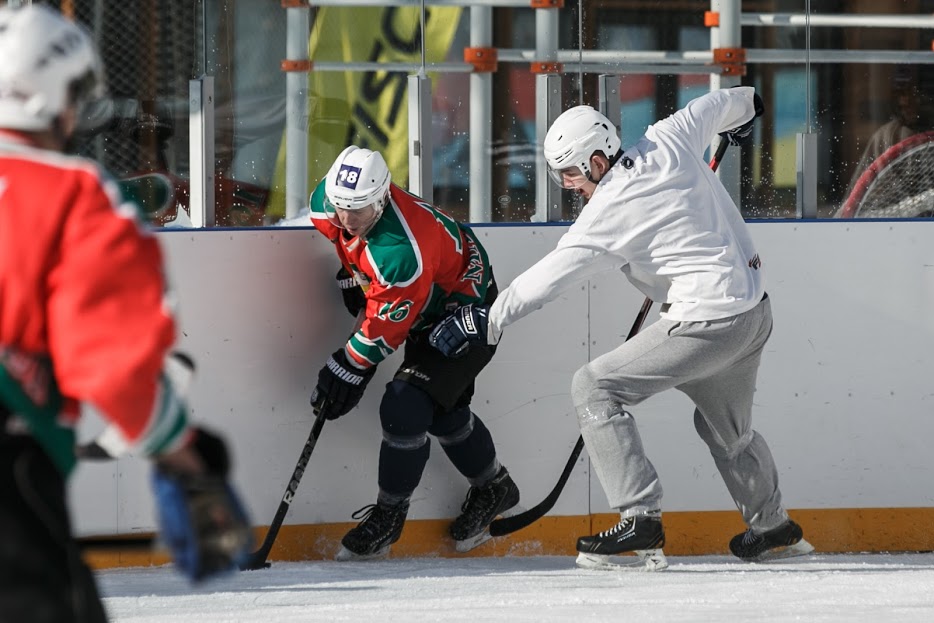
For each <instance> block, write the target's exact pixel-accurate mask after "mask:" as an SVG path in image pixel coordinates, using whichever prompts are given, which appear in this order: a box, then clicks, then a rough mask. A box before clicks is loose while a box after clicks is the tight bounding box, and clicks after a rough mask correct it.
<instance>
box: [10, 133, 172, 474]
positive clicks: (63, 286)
mask: <svg viewBox="0 0 934 623" xmlns="http://www.w3.org/2000/svg"><path fill="white" fill-rule="evenodd" d="M165 292H166V286H165V281H164V278H163V272H162V254H161V250H160V248H159V245H158V242H157V241H156V240H155V238H154V237H153V236H152V235H151V234H149V233H147V232H145V231H143V230H142V229H141V228H140V225H139V223H138V221H137V209H136V206H135V205H133V204H131V203H124V202H123V200H122V199H121V197H120V191H119V189H118V187H117V185H116V183H115V182H114V181H113V180H111V179H109V178H108V177H105V176H104V175H103V174H102V172H101V171H100V170H99V169H98V167H97V166H96V165H95V164H94V163H93V162H91V161H89V160H85V159H83V158H76V157H69V156H65V155H61V154H59V153H57V152H51V151H46V150H41V149H36V148H34V147H30V146H29V145H28V143H27V142H26V141H25V139H24V137H22V136H20V135H17V134H14V133H8V132H0V345H3V346H7V347H11V348H14V349H17V350H19V351H23V352H25V353H30V354H34V355H38V356H47V357H49V358H50V359H51V362H52V366H53V369H54V375H55V380H56V381H57V383H58V388H59V391H60V392H61V393H62V394H63V396H64V397H65V398H66V406H65V409H64V413H62V414H60V415H59V416H58V418H57V422H56V425H58V426H61V427H65V428H67V427H70V426H72V425H73V424H74V423H75V421H76V420H77V417H78V409H77V402H79V401H80V402H85V403H88V404H90V405H91V406H92V407H93V408H95V409H96V410H97V411H98V412H99V413H100V414H101V415H102V417H103V418H104V419H106V420H107V421H108V422H109V423H111V424H113V425H115V426H116V427H117V429H118V430H119V431H120V432H121V433H122V434H123V436H124V437H125V439H126V441H127V442H129V443H131V444H142V445H143V446H144V450H145V451H147V452H150V453H157V452H160V451H163V450H165V449H167V448H168V447H169V446H171V445H173V444H175V443H177V442H178V441H179V440H180V439H181V437H182V436H183V435H184V433H185V432H186V430H187V422H186V421H185V415H184V414H183V410H182V409H171V410H169V409H163V408H155V407H156V406H157V391H162V390H161V389H160V383H159V378H160V374H161V372H162V369H163V359H164V357H165V355H166V353H167V351H168V349H169V347H170V346H171V345H172V343H173V342H174V339H175V326H174V321H173V317H172V315H171V312H170V311H169V309H168V307H167V305H166V300H165ZM164 399H165V396H160V398H159V402H160V403H161V402H162V401H163V400H164ZM165 420H172V421H165ZM47 449H48V448H47ZM53 458H54V457H53Z"/></svg>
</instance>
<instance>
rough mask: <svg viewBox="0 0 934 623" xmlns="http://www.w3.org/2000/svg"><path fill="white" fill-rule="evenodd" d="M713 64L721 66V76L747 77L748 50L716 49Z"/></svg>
mask: <svg viewBox="0 0 934 623" xmlns="http://www.w3.org/2000/svg"><path fill="white" fill-rule="evenodd" d="M713 64H714V65H719V66H720V75H723V76H745V75H746V48H715V49H714V51H713Z"/></svg>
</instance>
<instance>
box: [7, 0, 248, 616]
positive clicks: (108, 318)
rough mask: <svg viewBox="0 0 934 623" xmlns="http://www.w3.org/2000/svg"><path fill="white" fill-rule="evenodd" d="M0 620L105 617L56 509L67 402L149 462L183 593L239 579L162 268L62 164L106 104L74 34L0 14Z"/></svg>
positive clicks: (10, 12)
mask: <svg viewBox="0 0 934 623" xmlns="http://www.w3.org/2000/svg"><path fill="white" fill-rule="evenodd" d="M0 59H3V60H2V62H0V619H2V620H4V621H17V622H18V623H28V622H55V623H58V622H65V621H80V622H82V623H86V622H95V623H96V622H99V621H104V620H106V616H105V613H104V610H103V606H102V604H101V600H100V597H99V595H98V593H97V589H96V587H95V585H94V581H93V578H92V576H91V574H90V572H89V570H88V568H87V567H86V566H85V564H84V563H83V562H82V559H81V555H80V552H79V549H78V545H77V543H76V542H75V540H74V538H73V536H72V532H71V527H70V520H69V514H68V510H67V507H66V498H65V480H66V478H67V476H68V475H69V474H70V472H71V471H72V469H73V468H74V466H75V462H76V456H75V444H74V440H75V436H74V431H73V427H74V424H75V423H76V421H77V419H78V415H79V404H81V403H86V404H88V405H89V406H91V407H93V408H94V409H95V410H96V411H97V412H98V413H100V414H101V416H102V417H103V418H104V419H105V420H107V422H108V423H109V424H110V425H111V427H112V431H113V435H112V436H111V437H109V439H111V440H117V441H119V443H120V445H121V446H123V447H135V448H136V449H137V450H138V451H139V452H140V453H141V454H144V455H146V456H148V457H150V458H152V459H153V461H154V463H155V469H154V472H153V484H154V488H155V491H156V498H157V500H156V501H157V507H158V511H159V522H160V525H161V527H162V530H163V537H164V538H165V539H166V541H167V543H168V545H169V546H170V548H171V549H172V553H173V555H174V556H175V560H176V564H177V565H178V566H179V568H180V569H181V570H182V571H183V572H185V573H186V574H187V575H188V576H189V577H190V578H191V579H192V580H200V579H202V578H204V577H207V576H210V575H212V574H214V573H217V572H220V571H226V570H229V569H232V568H235V567H236V564H237V559H238V557H239V556H240V555H242V554H243V553H244V550H245V549H246V548H248V546H249V541H250V534H249V526H248V524H247V523H246V519H245V516H244V515H243V512H242V510H241V508H240V505H239V503H238V502H237V500H236V496H235V495H234V493H233V491H232V490H231V489H230V487H229V485H228V484H227V473H228V468H229V457H228V455H227V452H226V447H225V444H224V442H223V441H222V440H221V439H220V438H218V437H217V436H215V435H213V434H211V433H209V432H208V431H205V430H203V429H199V428H193V427H192V426H191V425H190V423H189V422H188V415H187V407H186V406H185V402H184V397H183V396H182V395H180V393H179V391H178V389H177V388H178V387H179V386H180V384H181V383H180V380H181V378H182V377H183V376H184V375H186V374H188V373H189V372H190V366H189V365H186V363H187V362H188V361H189V360H187V359H186V358H174V359H173V358H167V354H168V351H169V348H170V347H171V346H172V344H173V342H174V339H175V325H174V320H173V317H172V315H171V310H170V307H169V305H168V304H167V300H166V284H165V280H164V277H163V267H162V255H161V251H160V248H159V245H158V243H157V241H156V240H155V238H153V237H152V236H151V235H150V234H148V233H147V232H145V231H144V230H143V229H141V228H140V225H139V223H138V221H137V214H136V212H137V209H136V206H135V205H134V204H131V203H127V202H125V201H123V199H122V198H121V196H120V192H119V190H118V188H117V186H116V184H115V183H114V181H113V180H111V179H110V178H109V177H108V176H107V175H106V174H104V173H103V172H102V171H101V170H100V169H98V167H97V166H96V165H95V164H94V163H93V162H91V161H89V160H85V159H82V158H76V157H71V156H67V155H65V153H64V152H66V151H67V146H68V144H69V141H70V139H71V138H72V136H73V135H74V133H75V132H76V130H78V129H79V127H80V125H81V123H82V121H84V120H86V119H88V118H89V116H90V113H89V111H90V110H91V108H93V107H94V106H96V105H98V104H100V102H102V101H105V97H106V89H105V86H104V81H103V75H102V68H101V61H100V58H99V56H98V54H97V51H96V50H95V49H94V45H93V43H92V41H91V39H90V38H89V36H88V35H87V33H86V32H85V31H84V30H83V29H82V28H80V27H79V26H77V25H75V24H73V23H71V22H69V21H68V20H66V19H64V18H63V17H62V16H61V15H60V14H59V13H57V12H55V11H54V10H52V9H49V8H47V7H43V6H39V5H35V6H27V7H25V8H21V9H11V8H0Z"/></svg>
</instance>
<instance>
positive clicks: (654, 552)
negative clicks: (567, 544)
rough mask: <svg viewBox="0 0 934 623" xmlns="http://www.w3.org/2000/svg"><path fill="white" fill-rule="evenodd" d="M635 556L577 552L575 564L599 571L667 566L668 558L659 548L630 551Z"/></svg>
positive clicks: (654, 568) (653, 569) (655, 569)
mask: <svg viewBox="0 0 934 623" xmlns="http://www.w3.org/2000/svg"><path fill="white" fill-rule="evenodd" d="M632 553H633V554H635V556H612V557H611V556H607V555H605V554H590V553H585V552H579V553H578V554H577V561H576V563H577V566H578V567H580V568H581V569H597V570H600V571H661V570H662V569H667V568H668V559H667V558H665V553H664V552H663V551H662V550H660V549H642V550H635V551H633V552H632Z"/></svg>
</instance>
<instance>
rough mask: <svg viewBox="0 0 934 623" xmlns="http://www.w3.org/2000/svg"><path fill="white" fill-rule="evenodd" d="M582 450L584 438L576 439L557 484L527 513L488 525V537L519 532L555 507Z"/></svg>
mask: <svg viewBox="0 0 934 623" xmlns="http://www.w3.org/2000/svg"><path fill="white" fill-rule="evenodd" d="M583 449H584V438H583V437H578V438H577V444H575V446H574V450H573V451H571V456H570V457H568V462H567V464H566V465H565V466H564V471H563V472H561V477H560V478H558V483H557V484H556V485H555V486H554V488H553V489H552V490H551V493H549V494H548V495H547V496H546V497H545V499H544V500H542V501H541V502H539V503H538V504H536V505H535V506H533V507H532V508H530V509H529V510H527V511H524V512H522V513H519V514H518V515H513V516H511V517H503V518H502V519H496V520H494V521H493V523H491V524H490V536H503V535H506V534H511V533H513V532H515V531H516V530H521V529H522V528H525V527H526V526H529V525H531V524H533V523H535V522H536V521H538V520H539V519H541V518H542V517H544V516H545V514H546V513H547V512H548V511H550V510H551V509H552V507H553V506H554V505H555V502H557V501H558V498H559V497H560V496H561V491H563V490H564V485H565V484H567V481H568V478H570V476H571V472H572V471H574V464H575V463H577V457H579V456H580V454H581V450H583Z"/></svg>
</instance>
